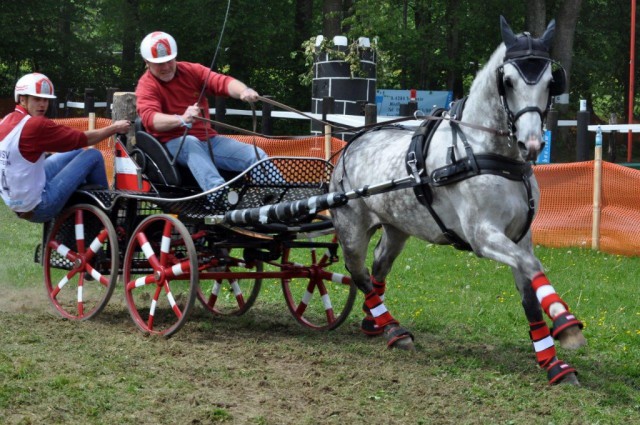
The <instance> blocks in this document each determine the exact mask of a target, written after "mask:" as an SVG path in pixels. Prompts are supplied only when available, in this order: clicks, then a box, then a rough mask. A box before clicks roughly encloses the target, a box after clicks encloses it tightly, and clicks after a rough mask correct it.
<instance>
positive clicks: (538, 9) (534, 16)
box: [525, 0, 547, 37]
mask: <svg viewBox="0 0 640 425" xmlns="http://www.w3.org/2000/svg"><path fill="white" fill-rule="evenodd" d="M525 28H527V31H529V32H530V33H531V35H533V36H534V37H540V36H541V35H542V34H543V33H544V30H545V29H546V28H547V5H546V1H545V0H529V1H528V2H527V16H526V17H525Z"/></svg>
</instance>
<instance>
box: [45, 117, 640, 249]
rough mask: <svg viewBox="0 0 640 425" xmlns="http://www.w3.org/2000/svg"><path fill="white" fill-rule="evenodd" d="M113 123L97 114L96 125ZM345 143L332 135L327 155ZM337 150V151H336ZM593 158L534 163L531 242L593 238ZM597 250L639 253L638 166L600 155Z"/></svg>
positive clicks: (269, 143) (274, 150) (310, 153)
mask: <svg viewBox="0 0 640 425" xmlns="http://www.w3.org/2000/svg"><path fill="white" fill-rule="evenodd" d="M54 121H56V122H57V123H59V124H63V125H66V126H69V127H73V128H76V129H78V130H82V131H84V130H87V129H88V119H87V118H69V119H56V120H54ZM110 124H111V120H110V119H107V118H96V125H95V127H96V128H103V127H106V126H108V125H110ZM228 137H233V138H234V139H237V140H239V141H241V142H244V143H248V144H254V143H255V144H256V146H258V147H259V148H261V149H263V150H264V151H265V152H266V153H267V155H269V156H299V157H318V158H326V153H325V140H324V137H323V136H315V137H303V138H289V139H269V138H265V137H257V136H256V137H254V136H240V135H228ZM344 145H345V142H343V141H342V140H340V139H337V138H332V139H331V147H330V151H331V157H332V162H333V163H335V161H336V159H337V158H338V156H339V155H335V154H336V153H337V152H339V151H340V149H342V148H343V147H344ZM96 148H97V149H99V150H100V151H101V152H102V155H103V156H104V159H105V165H106V169H107V177H108V179H109V183H110V184H112V183H113V179H114V165H115V149H114V145H113V143H112V141H111V140H110V139H105V140H103V141H102V142H100V143H99V144H98V145H96ZM334 155H335V156H334ZM593 164H594V163H593V161H587V162H574V163H568V164H551V165H538V166H536V167H534V172H535V175H536V178H537V180H538V184H539V186H540V205H539V208H538V212H537V214H536V218H535V220H534V221H533V224H532V226H531V229H532V233H533V242H534V243H535V244H538V245H544V246H549V247H571V246H575V247H585V248H590V247H591V244H592V237H591V232H592V226H593ZM600 250H602V251H604V252H608V253H612V254H620V255H632V256H639V255H640V171H639V170H634V169H632V168H627V167H623V166H620V165H616V164H612V163H610V162H606V161H603V163H602V198H601V213H600Z"/></svg>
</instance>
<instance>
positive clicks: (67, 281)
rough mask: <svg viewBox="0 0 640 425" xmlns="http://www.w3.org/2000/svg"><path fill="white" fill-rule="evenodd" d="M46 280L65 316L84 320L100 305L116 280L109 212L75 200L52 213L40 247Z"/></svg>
mask: <svg viewBox="0 0 640 425" xmlns="http://www.w3.org/2000/svg"><path fill="white" fill-rule="evenodd" d="M43 264H44V283H45V288H46V290H47V294H48V295H49V300H50V301H51V302H52V303H53V306H54V307H55V309H56V310H57V311H58V313H60V314H61V315H62V316H63V317H65V318H67V319H72V320H87V319H90V318H92V317H94V316H96V315H97V314H98V313H100V312H101V311H102V309H103V308H104V307H105V306H106V305H107V303H108V302H109V298H111V294H113V290H114V288H115V286H116V281H117V279H118V270H119V253H118V237H117V235H116V231H115V229H114V227H113V224H112V223H111V220H110V219H109V217H107V215H106V214H105V213H104V212H103V211H102V210H100V209H98V208H97V207H95V206H93V205H88V204H78V205H74V206H72V207H70V208H68V209H66V210H65V211H63V212H62V214H61V215H60V216H59V217H58V218H57V219H56V221H55V223H54V224H53V227H52V229H51V232H50V233H49V236H48V238H47V242H46V245H45V249H44V257H43Z"/></svg>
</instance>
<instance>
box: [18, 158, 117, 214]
mask: <svg viewBox="0 0 640 425" xmlns="http://www.w3.org/2000/svg"><path fill="white" fill-rule="evenodd" d="M44 171H45V176H46V179H47V182H46V183H45V186H44V190H43V192H42V201H41V202H40V203H39V204H38V206H37V207H35V208H34V209H33V215H32V217H31V218H30V219H29V221H32V222H34V223H44V222H46V221H49V220H52V219H54V218H55V217H56V216H57V215H58V214H60V211H62V208H64V206H65V204H66V203H67V201H68V200H69V198H70V197H71V195H72V194H73V192H75V190H76V189H77V188H78V187H80V186H81V185H83V184H91V185H98V186H102V187H104V188H107V186H108V183H107V173H106V171H105V168H104V159H103V158H102V154H101V153H100V151H99V150H97V149H77V150H74V151H71V152H64V153H54V154H53V155H51V156H49V157H48V158H47V159H45V161H44Z"/></svg>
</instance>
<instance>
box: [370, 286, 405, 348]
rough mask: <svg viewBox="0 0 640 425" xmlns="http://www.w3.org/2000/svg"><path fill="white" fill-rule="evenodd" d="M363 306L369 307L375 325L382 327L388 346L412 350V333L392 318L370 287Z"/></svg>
mask: <svg viewBox="0 0 640 425" xmlns="http://www.w3.org/2000/svg"><path fill="white" fill-rule="evenodd" d="M364 303H365V306H366V307H367V308H368V309H369V311H370V313H371V316H372V317H373V320H374V322H375V324H376V327H377V328H379V329H383V332H384V336H385V338H386V339H387V347H388V348H399V349H401V350H409V351H414V350H415V347H414V345H413V335H412V334H411V332H409V331H408V330H406V329H404V328H403V327H401V326H400V323H399V322H398V321H397V320H396V319H394V318H393V316H392V315H391V313H389V311H388V310H387V307H386V306H385V305H384V303H383V302H382V300H381V299H380V296H379V295H378V294H377V293H376V291H375V289H372V290H371V292H369V293H368V294H367V295H366V296H365V298H364Z"/></svg>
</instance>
